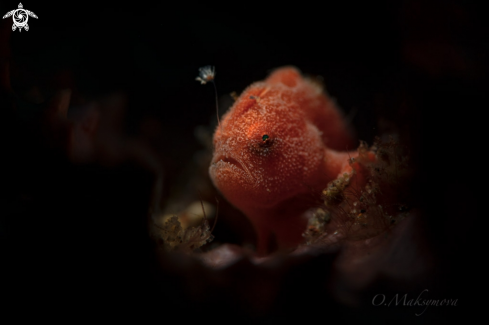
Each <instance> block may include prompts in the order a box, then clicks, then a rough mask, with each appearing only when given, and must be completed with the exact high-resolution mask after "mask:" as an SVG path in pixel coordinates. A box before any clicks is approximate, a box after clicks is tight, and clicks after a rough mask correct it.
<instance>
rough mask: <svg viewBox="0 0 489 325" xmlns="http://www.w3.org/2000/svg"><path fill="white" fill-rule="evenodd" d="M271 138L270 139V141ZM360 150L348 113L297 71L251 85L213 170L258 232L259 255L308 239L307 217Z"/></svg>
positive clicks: (220, 137) (221, 136) (224, 133)
mask: <svg viewBox="0 0 489 325" xmlns="http://www.w3.org/2000/svg"><path fill="white" fill-rule="evenodd" d="M264 135H267V136H268V139H266V140H265V141H264V140H263V136H264ZM354 147H355V143H354V142H353V137H352V136H351V134H350V132H349V130H348V128H347V126H346V125H345V123H344V121H343V116H342V114H341V112H340V111H339V110H338V109H337V108H336V106H335V104H334V102H333V101H332V100H331V99H330V98H328V97H327V96H326V94H325V93H324V92H323V89H322V88H321V87H320V86H319V85H318V84H316V83H315V82H313V81H310V80H308V79H305V78H303V77H302V76H301V74H300V72H299V71H298V70H297V69H296V68H294V67H283V68H280V69H277V70H275V71H274V72H273V73H272V74H271V75H270V76H269V77H268V78H267V79H266V80H265V81H263V82H256V83H254V84H252V85H251V86H249V87H248V88H247V89H246V90H245V91H244V92H243V93H242V94H241V96H240V97H239V98H238V99H237V100H236V102H235V103H234V105H233V106H232V107H231V109H230V110H229V111H228V112H227V113H226V114H225V115H224V117H223V119H222V121H221V126H218V127H217V128H216V131H215V134H214V155H213V160H212V163H211V166H210V169H209V172H210V176H211V178H212V181H213V182H214V184H215V186H216V187H217V188H218V189H219V190H220V191H221V192H222V193H223V195H224V196H225V197H226V198H227V199H228V200H229V201H230V202H231V203H232V204H233V205H235V206H236V207H237V208H238V209H240V210H241V211H243V212H244V213H245V214H246V215H247V217H248V218H249V219H250V221H251V222H252V224H253V225H254V227H255V230H256V232H257V236H258V243H257V250H258V253H260V254H265V253H266V252H268V251H269V250H270V247H271V245H274V243H275V246H278V248H288V247H293V246H295V245H297V244H299V243H300V242H301V240H302V236H301V234H302V232H303V231H304V229H305V227H306V224H307V220H306V219H305V218H304V217H303V214H304V212H305V211H306V210H307V209H308V208H311V206H313V205H314V203H315V202H317V200H318V195H319V194H320V193H321V190H322V189H324V188H325V187H326V185H327V184H328V182H330V181H331V180H333V179H335V178H336V177H337V176H338V175H339V174H342V173H344V172H350V171H351V167H350V165H349V164H348V158H349V157H355V156H356V155H357V153H356V152H346V148H349V149H352V148H354Z"/></svg>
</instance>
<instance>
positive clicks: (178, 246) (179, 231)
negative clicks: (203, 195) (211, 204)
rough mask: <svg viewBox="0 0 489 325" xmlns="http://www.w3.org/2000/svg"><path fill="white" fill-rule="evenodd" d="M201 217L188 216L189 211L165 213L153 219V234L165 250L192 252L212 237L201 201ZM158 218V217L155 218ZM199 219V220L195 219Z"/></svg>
mask: <svg viewBox="0 0 489 325" xmlns="http://www.w3.org/2000/svg"><path fill="white" fill-rule="evenodd" d="M201 206H202V212H203V218H199V216H197V218H195V217H193V218H192V217H189V213H182V214H181V215H180V216H179V217H177V216H176V215H173V216H172V215H167V216H162V217H161V218H159V219H160V220H161V221H160V222H158V221H157V220H153V236H154V237H156V238H158V239H159V240H160V241H161V243H162V244H163V247H164V248H165V250H166V251H180V252H183V253H192V252H193V251H195V250H196V249H198V248H200V247H201V246H203V245H205V244H206V243H209V242H211V241H212V240H213V239H214V236H213V235H212V230H213V229H211V228H210V227H209V222H208V220H207V216H206V215H205V210H204V204H203V203H201ZM157 219H158V218H157ZM197 219H200V220H197Z"/></svg>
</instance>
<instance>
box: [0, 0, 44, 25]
mask: <svg viewBox="0 0 489 325" xmlns="http://www.w3.org/2000/svg"><path fill="white" fill-rule="evenodd" d="M10 16H12V19H13V20H14V24H13V25H12V31H15V30H16V29H17V28H18V29H19V32H21V31H22V28H24V29H25V30H26V31H28V30H29V25H27V21H28V20H29V16H31V17H33V18H36V19H37V16H36V14H35V13H33V12H32V11H29V10H25V9H24V7H23V6H22V3H19V8H18V9H14V10H12V11H9V12H7V13H6V14H5V16H3V19H5V18H7V17H10Z"/></svg>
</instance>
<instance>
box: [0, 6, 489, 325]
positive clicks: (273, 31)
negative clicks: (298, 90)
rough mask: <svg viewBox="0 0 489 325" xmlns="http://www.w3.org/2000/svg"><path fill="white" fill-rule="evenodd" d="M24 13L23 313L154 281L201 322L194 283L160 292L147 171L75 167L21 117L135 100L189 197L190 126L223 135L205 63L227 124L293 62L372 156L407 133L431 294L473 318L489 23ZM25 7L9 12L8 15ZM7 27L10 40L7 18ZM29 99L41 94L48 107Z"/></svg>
mask: <svg viewBox="0 0 489 325" xmlns="http://www.w3.org/2000/svg"><path fill="white" fill-rule="evenodd" d="M23 4H24V8H25V9H29V10H31V11H33V12H34V13H36V15H38V17H39V19H34V18H29V26H30V30H29V31H28V32H25V31H22V32H20V33H19V32H18V31H16V32H13V33H12V35H11V36H10V40H8V37H4V38H2V42H3V43H1V44H0V46H1V47H2V53H4V54H3V55H4V57H6V58H7V60H8V62H10V70H11V85H12V89H13V91H14V93H15V94H12V93H6V92H4V93H3V94H2V101H1V104H2V106H3V107H2V111H4V112H5V114H4V116H2V118H1V123H2V125H3V128H2V134H3V135H2V142H3V149H2V160H3V161H4V162H6V164H5V165H4V166H7V167H2V179H3V180H4V181H2V185H1V186H2V187H3V189H4V192H7V193H8V194H6V195H5V196H4V197H3V203H2V207H3V208H2V209H4V212H3V213H2V217H1V218H2V219H1V222H2V223H1V224H0V226H1V227H2V229H0V233H1V235H2V242H3V243H4V244H3V250H4V253H5V256H6V258H5V259H4V260H5V261H6V263H5V264H4V265H9V266H8V267H6V268H5V269H6V270H7V271H8V272H11V273H8V274H10V276H12V274H15V276H14V278H15V279H17V281H18V282H15V281H9V280H7V282H10V284H12V283H15V285H13V284H12V285H13V286H14V287H16V286H17V285H18V286H19V287H20V288H23V289H22V290H14V291H15V292H16V294H17V295H18V297H17V298H16V299H18V300H15V299H13V301H17V302H24V301H26V300H25V299H30V298H32V297H34V296H35V297H37V298H40V297H43V296H44V294H45V292H51V291H53V290H54V292H55V296H57V297H58V298H59V297H60V296H66V297H70V298H69V299H68V300H70V299H72V300H73V301H77V299H78V298H80V297H78V292H80V290H81V291H83V290H84V292H85V293H86V292H89V294H91V295H93V296H98V294H97V293H96V292H103V293H105V294H106V296H107V300H111V299H114V298H115V297H120V295H119V293H120V294H128V293H131V294H130V295H129V294H128V296H131V297H133V296H134V295H140V296H145V297H148V296H151V295H152V294H155V291H158V290H159V289H149V288H153V284H154V283H158V281H159V282H161V283H159V284H155V287H156V288H164V289H161V290H162V291H163V292H166V293H167V294H168V296H175V299H170V298H168V296H166V297H167V298H165V299H168V300H165V299H163V301H164V303H166V304H169V305H171V306H173V307H174V306H179V307H178V308H182V310H186V309H185V307H182V304H184V305H185V304H187V305H190V306H192V308H195V306H194V305H192V303H190V302H189V301H192V299H191V298H189V297H188V296H185V294H184V293H182V290H181V287H185V279H181V276H180V275H174V274H172V275H168V274H166V273H165V274H166V275H165V276H166V277H167V278H165V279H173V280H168V281H167V280H162V276H161V275H160V273H158V272H160V270H159V268H158V266H156V262H155V261H154V258H153V251H154V246H153V244H152V242H151V241H150V240H149V239H148V238H147V235H146V231H147V230H146V218H147V208H148V204H149V203H148V202H149V197H150V193H151V186H152V182H153V179H154V176H153V175H152V174H151V172H149V171H148V170H147V169H145V168H142V167H141V166H140V165H138V164H137V163H135V162H134V161H129V162H122V163H119V164H116V165H110V166H100V165H99V164H97V163H95V164H88V165H83V164H82V165H73V164H71V163H70V162H69V161H68V160H67V159H66V158H65V156H64V155H63V153H62V152H60V150H58V149H56V148H55V149H52V148H51V147H49V146H47V145H46V143H45V142H43V141H42V137H41V136H40V135H39V133H36V132H37V131H36V130H37V128H36V125H38V124H39V123H37V122H36V121H38V120H36V119H35V118H34V119H29V118H26V117H25V116H24V115H23V113H22V112H24V113H25V112H26V110H29V109H31V108H32V109H33V110H35V111H42V110H43V108H42V107H44V106H43V103H45V102H46V101H48V100H49V98H51V97H52V96H53V95H54V94H55V92H56V91H58V90H60V89H64V88H71V89H72V90H73V96H72V99H71V106H70V109H71V107H72V106H73V107H76V106H80V105H84V104H86V103H88V102H90V101H92V100H98V99H100V98H103V97H104V96H106V95H108V94H111V93H114V92H117V93H123V94H125V95H126V96H127V103H128V104H127V109H126V113H125V114H126V115H125V117H124V125H123V132H122V133H123V134H124V135H125V136H127V137H143V138H144V139H145V141H146V143H148V145H149V146H150V147H151V148H152V150H153V151H154V152H155V153H156V155H157V156H158V158H159V159H160V160H161V162H162V165H163V166H164V171H165V183H164V190H163V197H164V198H168V197H171V195H172V191H174V190H173V189H174V188H178V187H182V186H183V185H182V184H181V182H182V179H186V178H185V177H186V176H185V173H186V169H185V166H188V165H189V164H191V161H192V159H193V155H194V153H195V152H196V151H198V150H203V145H202V144H201V143H199V141H198V140H197V139H196V137H195V134H194V130H195V128H196V127H197V126H199V125H203V126H207V127H208V128H209V129H210V130H212V127H213V125H215V123H216V122H215V111H214V109H215V107H214V105H215V103H214V93H213V90H212V89H211V86H210V85H205V86H202V85H200V84H199V83H198V82H196V81H195V77H196V76H197V72H198V68H199V67H202V66H204V65H207V64H210V65H214V66H216V72H217V74H216V84H217V89H218V93H219V95H220V103H221V107H220V111H221V114H222V113H223V112H224V111H225V110H226V109H227V105H229V103H230V102H231V101H230V96H228V94H229V93H231V92H232V91H237V92H238V93H239V92H241V91H242V90H243V89H244V88H245V87H246V86H248V85H249V84H250V83H252V82H254V81H258V80H262V79H263V78H264V77H265V76H266V75H267V74H268V73H269V72H270V71H271V70H272V69H274V68H277V67H280V66H283V65H294V66H296V67H298V68H299V69H300V70H301V71H302V72H303V73H304V74H309V75H313V76H322V77H323V78H324V83H325V85H326V89H327V91H328V93H329V94H330V95H331V96H332V97H335V98H336V100H337V102H338V104H339V106H340V107H342V109H343V110H344V112H345V113H346V114H347V115H348V114H352V115H351V116H353V120H352V121H353V122H352V123H353V125H354V127H355V130H356V131H357V137H358V139H362V140H365V141H367V142H369V143H372V141H373V138H374V136H376V135H379V134H386V133H397V134H399V135H400V138H401V140H402V141H404V143H405V144H406V145H407V146H408V147H409V148H410V152H411V155H412V161H413V165H414V166H415V169H416V177H415V179H414V185H413V188H415V190H414V191H413V202H414V203H413V204H415V205H416V206H417V207H419V209H421V210H422V211H424V213H423V215H424V218H425V222H426V225H425V227H426V233H427V235H426V237H427V238H428V239H429V241H430V243H431V245H432V249H433V251H434V252H435V254H434V255H435V256H436V261H435V262H436V263H437V265H438V266H439V270H440V273H439V275H438V276H437V277H436V278H437V281H438V282H437V283H436V284H434V288H436V289H437V290H439V292H442V293H445V294H447V295H449V296H450V297H453V296H456V297H459V296H460V297H461V298H459V300H460V304H461V305H463V307H464V308H470V307H471V306H472V303H473V302H474V301H475V298H474V296H472V295H471V290H472V289H473V288H474V287H476V286H477V282H476V281H478V279H479V277H478V276H477V271H476V269H477V264H478V263H477V261H478V260H480V258H481V257H480V255H479V252H480V249H481V247H482V245H483V244H482V242H481V240H480V239H481V230H479V231H477V230H476V229H477V228H479V227H477V224H478V218H477V216H478V215H479V209H478V206H479V205H480V204H479V202H480V201H479V198H478V195H480V193H481V190H479V188H480V187H481V186H482V187H483V183H482V179H481V178H482V175H483V174H484V173H485V172H484V169H485V168H484V167H485V166H484V158H483V157H481V156H480V154H482V153H483V150H481V149H482V146H480V145H479V143H481V142H482V140H483V138H482V130H483V128H482V127H483V126H482V125H481V124H482V123H481V121H482V120H483V117H482V116H483V114H484V111H485V108H486V105H487V104H486V103H487V101H486V99H487V90H488V89H487V81H488V80H487V72H488V63H487V62H488V51H489V43H488V40H487V28H486V27H485V26H484V25H483V20H484V19H483V18H484V15H485V13H484V11H483V10H480V8H477V7H476V6H474V5H472V4H470V3H467V2H462V1H428V2H426V1H391V2H386V3H380V4H372V3H366V4H363V5H361V6H358V5H357V4H355V5H354V4H344V5H339V4H335V3H328V4H327V5H326V6H325V8H324V9H320V8H315V7H310V8H305V9H306V10H305V11H303V12H301V13H298V12H273V13H265V12H262V11H261V9H260V8H253V7H251V6H249V7H246V6H244V7H242V8H240V10H239V11H229V12H222V11H215V10H211V9H210V8H200V10H198V9H199V8H192V9H194V10H193V11H192V12H185V13H182V12H176V11H174V10H172V9H170V8H168V7H167V6H166V5H159V6H151V5H149V4H143V3H141V4H138V5H137V6H131V7H129V6H123V5H118V6H113V7H103V6H100V5H94V6H90V5H88V4H87V3H85V2H83V3H78V4H72V3H70V4H69V5H68V4H66V6H64V7H54V6H50V7H47V6H45V5H43V4H42V3H40V2H31V3H27V2H25V3H23ZM17 5H18V3H17V2H12V1H10V2H8V1H2V3H1V5H0V11H1V13H2V15H3V14H4V13H6V12H7V11H9V10H12V9H15V8H17ZM292 9H294V8H292ZM7 20H8V21H7ZM1 23H2V27H4V28H2V30H3V31H5V30H8V28H9V26H10V25H11V20H10V18H9V19H5V20H3V21H2V22H1ZM5 25H7V27H6V28H5ZM8 46H10V49H11V51H10V53H9V52H8V50H7V49H8ZM33 87H37V89H38V93H40V94H41V96H40V97H37V98H42V100H38V102H37V103H36V102H35V100H33V99H32V89H33ZM226 103H228V104H227V105H226ZM10 108H11V109H10ZM19 112H21V113H22V114H20V113H19ZM36 123H37V124H36ZM148 128H149V129H150V130H153V131H147V130H148ZM179 182H180V183H179ZM183 187H185V186H183ZM190 188H192V186H191V185H190ZM193 195H196V194H195V193H194V194H193ZM216 195H217V194H216ZM479 229H480V228H479ZM236 236H238V234H236ZM232 237H233V235H229V233H226V228H225V227H224V226H221V229H219V227H218V228H216V240H217V241H220V242H233V238H232ZM482 238H483V237H482ZM234 242H236V243H240V240H234ZM135 265H137V266H135ZM53 270H57V271H56V272H55V271H53ZM170 273H171V272H170ZM148 274H151V276H148ZM172 277H173V278H172ZM4 279H8V277H7V276H6V277H5V278H4ZM155 279H156V280H155ZM175 279H177V280H175ZM25 281H27V282H25ZM167 282H171V283H173V285H174V287H172V286H169V285H168V284H167ZM121 283H123V285H122V286H121ZM175 283H178V284H175ZM158 285H160V286H161V287H159V286H158ZM180 286H181V287H180ZM100 287H103V290H102V289H100ZM168 287H170V289H168ZM32 288H36V290H33V289H32ZM87 288H88V289H87ZM121 288H122V289H121ZM82 289H83V290H82ZM153 290H154V291H153ZM148 291H149V292H151V293H150V294H148ZM155 295H157V296H158V294H155ZM99 298H100V297H99ZM80 299H81V298H80ZM216 299H217V298H216ZM463 299H465V302H464V303H462V301H464V300H463ZM102 300H103V299H102ZM149 300H152V299H149ZM54 301H55V303H59V302H58V300H54ZM128 301H130V299H129V300H128ZM168 301H171V303H170V302H168ZM175 301H177V302H175ZM469 302H470V303H469ZM53 303H54V302H53ZM68 305H69V303H68ZM129 305H130V304H129ZM151 306H152V307H154V306H153V305H151ZM204 306H207V307H209V306H208V305H204ZM207 307H202V308H204V309H205V308H207ZM213 308H215V310H214V313H217V314H219V313H218V309H219V307H218V306H214V307H213ZM216 309H217V310H216ZM238 309H239V308H238ZM461 309H462V307H461V308H459V309H458V310H457V313H458V314H457V315H462V314H463V313H462V312H461V311H460V310H461ZM464 310H465V309H464ZM277 314H279V313H278V312H277ZM452 316H454V315H452ZM389 317H390V316H389ZM432 317H433V318H432V319H435V318H436V317H435V316H432ZM448 317H450V316H448ZM272 319H274V318H273V317H272ZM346 319H347V320H348V317H347V318H346ZM411 320H412V319H411ZM413 321H416V322H422V321H420V320H419V319H416V320H413ZM406 322H410V321H409V320H406Z"/></svg>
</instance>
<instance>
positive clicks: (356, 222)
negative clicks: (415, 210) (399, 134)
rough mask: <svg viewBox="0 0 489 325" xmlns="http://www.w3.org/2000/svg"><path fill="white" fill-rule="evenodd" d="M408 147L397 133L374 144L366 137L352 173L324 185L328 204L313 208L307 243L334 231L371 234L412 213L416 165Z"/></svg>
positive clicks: (352, 235)
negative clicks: (412, 165) (411, 164)
mask: <svg viewBox="0 0 489 325" xmlns="http://www.w3.org/2000/svg"><path fill="white" fill-rule="evenodd" d="M403 149H404V147H403V146H401V145H399V144H398V143H397V142H396V141H394V139H392V138H390V139H389V140H388V141H381V140H380V139H379V138H376V139H375V141H374V144H373V146H372V147H371V148H368V146H367V144H366V143H365V142H362V143H361V144H360V147H359V148H358V156H357V157H356V158H351V159H350V160H349V163H350V166H351V167H352V171H351V173H344V174H343V175H341V176H339V177H338V178H337V179H335V180H333V181H331V182H329V183H328V186H327V187H326V188H325V189H324V191H323V201H324V204H323V206H321V207H320V208H318V209H317V211H316V213H313V215H312V217H311V218H310V219H309V223H308V228H307V230H306V231H305V232H304V233H303V237H305V239H306V241H307V243H308V244H313V243H320V242H324V241H327V240H330V239H331V238H330V237H331V236H332V235H336V236H338V237H339V238H344V239H351V240H360V239H367V238H371V237H373V236H376V235H378V234H380V233H381V232H382V231H386V230H388V229H390V228H391V227H393V226H394V225H395V224H397V223H398V222H399V221H401V220H402V219H404V218H405V217H406V216H407V215H408V212H409V205H408V204H407V202H406V201H407V193H406V191H405V189H406V188H408V182H409V179H410V175H411V170H410V168H409V156H408V155H407V154H406V153H404V152H403V151H404V150H403ZM372 155H375V158H374V159H372Z"/></svg>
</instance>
